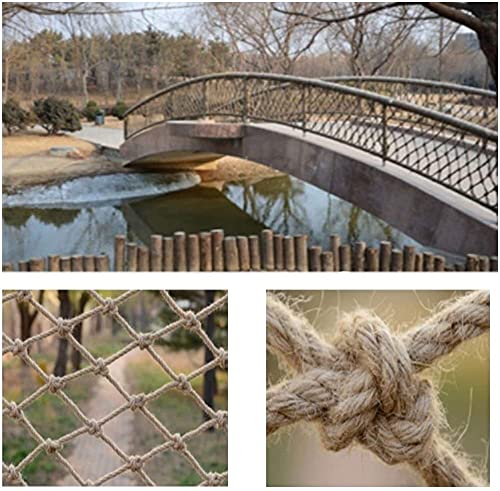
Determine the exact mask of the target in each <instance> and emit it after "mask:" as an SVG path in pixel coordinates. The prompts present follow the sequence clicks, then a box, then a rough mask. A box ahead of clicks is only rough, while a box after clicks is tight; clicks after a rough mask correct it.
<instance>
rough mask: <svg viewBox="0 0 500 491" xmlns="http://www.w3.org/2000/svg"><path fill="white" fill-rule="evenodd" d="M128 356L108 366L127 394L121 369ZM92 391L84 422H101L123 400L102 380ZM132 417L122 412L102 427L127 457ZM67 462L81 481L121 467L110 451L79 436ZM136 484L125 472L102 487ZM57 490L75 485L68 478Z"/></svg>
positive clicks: (126, 412) (99, 441)
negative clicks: (91, 419) (92, 420)
mask: <svg viewBox="0 0 500 491" xmlns="http://www.w3.org/2000/svg"><path fill="white" fill-rule="evenodd" d="M129 360H130V357H129V356H125V357H122V358H119V359H118V360H116V361H115V362H113V363H112V364H111V365H110V366H109V371H110V374H111V375H112V376H113V377H114V378H115V379H116V380H117V381H118V382H120V384H121V385H122V386H123V387H124V388H125V389H126V390H127V391H129V390H130V389H129V386H128V384H127V380H126V377H125V369H126V365H127V363H128V361H129ZM96 384H97V386H96V388H95V392H94V396H93V397H92V400H91V401H90V403H89V404H88V405H87V407H86V408H85V410H84V412H85V414H86V416H87V417H88V418H94V419H98V418H102V417H103V416H105V415H106V414H108V413H110V412H111V411H112V410H114V409H116V408H117V407H118V406H120V405H121V404H123V402H124V399H123V397H122V396H121V395H120V394H119V393H118V391H117V390H116V389H115V388H114V387H113V386H112V385H111V384H110V383H109V382H108V381H107V380H106V379H104V378H103V377H99V381H98V382H97V381H96ZM133 425H134V415H133V413H132V412H131V411H125V412H124V413H122V414H120V416H118V417H116V418H115V419H113V420H111V421H110V422H109V423H106V424H105V425H104V426H103V427H102V429H103V431H104V433H105V434H106V435H107V436H108V437H109V438H110V439H112V440H113V441H114V442H115V443H116V444H117V445H118V447H119V448H120V449H121V450H123V451H124V452H125V453H128V454H129V455H130V453H131V451H132V448H131V447H132V438H133V432H134V428H133ZM67 458H68V460H69V462H71V464H72V465H73V466H74V468H75V469H76V470H77V472H78V473H79V474H80V475H81V476H82V477H83V478H84V479H92V480H94V479H97V478H99V477H101V476H103V475H104V474H107V473H108V472H110V471H113V470H115V469H116V468H117V467H119V466H120V465H122V464H123V461H122V460H121V459H120V458H119V457H118V456H117V455H116V453H115V452H114V451H113V450H111V448H110V447H109V446H108V445H107V444H105V443H103V442H102V441H101V440H100V439H97V438H95V437H93V436H91V435H88V434H85V435H81V436H79V437H78V438H76V439H75V440H74V445H73V450H72V452H71V453H70V455H69V456H67ZM138 484H141V483H138V482H137V480H136V478H135V476H134V475H133V473H131V472H130V471H127V472H126V473H124V474H121V475H120V476H118V477H115V478H114V479H112V480H111V481H108V482H106V483H105V485H106V486H110V485H111V486H134V485H135V486H136V485H138ZM56 485H57V486H75V485H77V482H76V481H75V479H74V478H73V476H71V475H70V474H68V475H67V476H66V477H64V478H63V479H61V480H59V481H58V482H57V483H56Z"/></svg>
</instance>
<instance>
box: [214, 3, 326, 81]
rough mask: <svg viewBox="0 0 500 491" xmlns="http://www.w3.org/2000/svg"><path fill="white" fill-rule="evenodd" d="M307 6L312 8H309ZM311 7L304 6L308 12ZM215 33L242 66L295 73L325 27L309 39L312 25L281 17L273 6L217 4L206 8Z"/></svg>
mask: <svg viewBox="0 0 500 491" xmlns="http://www.w3.org/2000/svg"><path fill="white" fill-rule="evenodd" d="M307 5H310V6H309V7H308V6H307ZM311 5H313V4H304V6H303V7H302V10H303V11H304V12H305V13H307V12H309V11H310V10H312V7H311ZM205 14H206V23H207V25H208V26H211V28H212V32H213V34H215V35H216V36H220V38H221V39H223V40H225V41H227V42H228V43H229V44H230V46H231V48H232V50H233V52H235V53H237V55H238V58H239V63H238V65H239V66H240V67H245V66H250V67H251V68H252V69H254V70H262V71H267V72H283V73H292V72H293V70H294V65H295V63H296V62H297V60H298V59H299V58H300V57H301V56H302V55H304V54H305V53H307V52H308V51H309V50H310V49H311V48H312V46H313V45H314V43H315V41H316V39H317V37H318V36H319V35H320V33H321V32H322V30H323V28H321V27H319V28H316V29H315V31H314V33H312V34H311V35H309V36H305V33H306V31H308V30H309V26H308V23H305V22H303V20H302V19H300V18H296V17H292V16H283V15H280V14H277V12H276V11H275V10H274V9H273V7H272V4H271V3H266V2H264V3H213V4H207V6H206V8H205Z"/></svg>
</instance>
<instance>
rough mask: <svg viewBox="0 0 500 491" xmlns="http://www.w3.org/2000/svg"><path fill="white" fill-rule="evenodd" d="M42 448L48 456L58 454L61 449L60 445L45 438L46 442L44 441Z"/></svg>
mask: <svg viewBox="0 0 500 491" xmlns="http://www.w3.org/2000/svg"><path fill="white" fill-rule="evenodd" d="M43 446H44V448H45V451H46V452H47V453H48V454H52V453H55V452H58V451H59V450H61V448H62V445H61V444H60V443H59V442H56V441H54V440H51V439H50V438H47V440H45V443H44V444H43Z"/></svg>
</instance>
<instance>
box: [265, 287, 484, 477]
mask: <svg viewBox="0 0 500 491" xmlns="http://www.w3.org/2000/svg"><path fill="white" fill-rule="evenodd" d="M489 307H490V295H489V292H487V291H476V292H472V293H468V294H466V295H464V296H462V297H460V298H458V299H455V300H453V301H451V302H449V303H447V304H445V305H442V306H441V307H440V308H439V309H438V310H437V311H436V312H435V313H434V314H433V315H432V316H431V317H430V318H429V319H427V320H426V321H425V322H423V323H422V324H421V325H420V326H417V327H415V328H413V329H412V330H410V331H409V332H407V333H406V334H403V335H401V336H398V335H397V334H395V333H393V332H392V331H391V330H390V329H389V328H388V327H387V325H386V324H385V323H384V322H383V321H382V320H381V319H380V318H379V317H377V316H376V315H375V314H374V313H372V312H369V311H365V310H360V311H357V312H355V313H353V314H349V315H345V316H344V317H343V319H341V320H340V322H339V324H338V329H337V332H336V336H335V338H334V340H333V341H332V342H331V343H327V342H325V341H324V340H323V339H321V338H320V337H319V336H318V334H317V333H316V332H315V330H314V328H313V327H312V326H311V325H310V324H309V322H308V321H307V320H306V319H305V317H304V316H302V315H301V314H299V313H297V312H295V311H294V310H293V309H292V308H291V307H290V306H289V305H287V304H286V303H285V302H283V301H282V300H280V298H278V297H276V296H274V295H272V294H268V296H267V349H268V350H269V351H270V352H271V353H273V354H275V355H276V356H277V357H278V358H279V360H284V361H286V362H287V364H288V366H289V367H290V369H291V371H292V373H293V375H292V376H291V378H290V379H288V380H285V381H284V382H282V383H281V384H278V385H275V386H272V387H271V388H269V389H268V390H267V422H266V427H267V434H268V435H270V434H272V433H274V432H275V431H277V430H278V429H280V428H282V427H284V426H287V425H290V424H292V423H296V422H298V421H302V420H305V421H314V422H316V423H317V424H318V426H319V431H320V436H321V440H322V443H323V445H324V446H325V448H326V449H328V450H333V451H339V450H342V449H344V448H346V447H348V446H349V445H350V444H351V443H353V442H358V443H360V444H361V445H363V446H365V447H366V448H368V449H369V450H371V451H372V452H373V453H374V454H376V455H377V456H378V457H379V458H380V459H381V460H382V461H384V462H385V463H387V464H391V465H392V464H397V463H402V462H407V463H408V464H410V465H411V466H413V467H414V468H415V469H416V470H417V471H418V472H419V473H420V474H421V476H422V477H423V478H424V480H425V482H426V483H427V485H428V486H481V485H483V484H482V483H481V482H480V480H479V479H478V478H477V477H475V476H474V475H473V474H472V472H471V471H470V470H469V469H468V467H467V465H466V463H465V462H463V461H462V459H461V458H460V457H459V456H458V454H457V452H455V451H454V450H453V449H452V448H451V446H450V445H448V444H447V443H446V442H445V440H444V439H443V438H442V436H440V434H439V427H440V425H441V422H442V420H441V406H440V403H439V399H438V397H437V395H436V393H435V390H434V388H433V387H432V385H431V383H430V381H429V380H427V379H425V378H424V377H422V376H421V375H420V372H421V371H422V370H423V369H425V368H427V367H429V366H431V365H432V363H433V362H435V361H436V360H437V359H438V358H440V357H441V356H444V355H446V354H448V353H450V352H451V351H453V349H454V348H455V347H457V346H458V345H460V344H461V343H462V342H464V341H466V340H468V339H472V338H474V337H477V336H479V335H481V334H483V333H485V332H487V331H488V330H489Z"/></svg>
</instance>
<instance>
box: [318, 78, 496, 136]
mask: <svg viewBox="0 0 500 491" xmlns="http://www.w3.org/2000/svg"><path fill="white" fill-rule="evenodd" d="M322 80H325V81H328V82H334V83H339V84H345V85H348V86H350V87H356V88H359V89H363V90H368V91H370V92H375V93H377V94H381V95H385V96H387V97H391V98H394V99H397V100H400V101H406V102H410V103H412V104H416V105H418V106H423V107H427V108H429V109H433V110H435V111H438V112H441V113H445V114H449V115H450V116H453V117H455V118H459V119H463V120H465V121H469V122H470V123H474V124H478V125H480V126H484V127H485V128H490V129H493V130H497V127H498V110H497V103H498V102H497V101H498V97H497V94H496V92H493V91H490V90H484V89H478V88H475V87H467V86H464V85H459V84H453V83H448V82H440V81H434V80H422V79H413V78H399V77H379V76H358V77H351V76H344V77H326V78H323V79H322Z"/></svg>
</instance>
